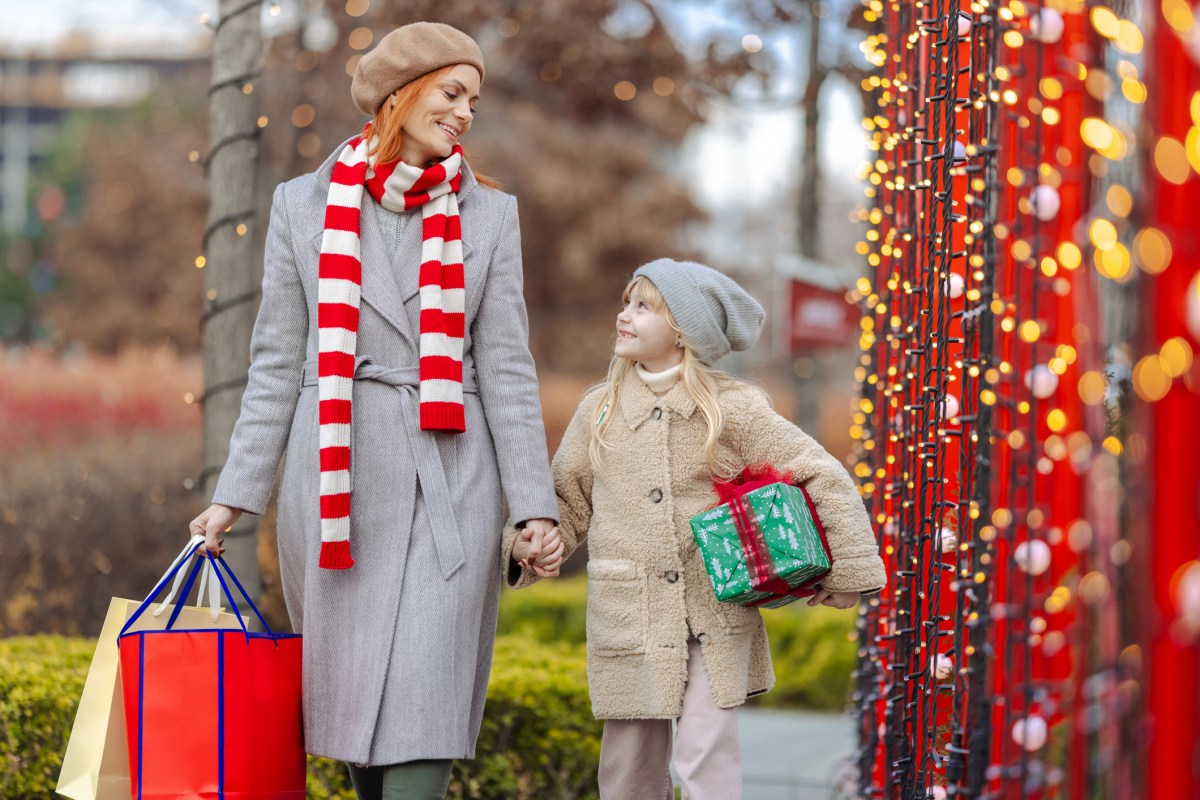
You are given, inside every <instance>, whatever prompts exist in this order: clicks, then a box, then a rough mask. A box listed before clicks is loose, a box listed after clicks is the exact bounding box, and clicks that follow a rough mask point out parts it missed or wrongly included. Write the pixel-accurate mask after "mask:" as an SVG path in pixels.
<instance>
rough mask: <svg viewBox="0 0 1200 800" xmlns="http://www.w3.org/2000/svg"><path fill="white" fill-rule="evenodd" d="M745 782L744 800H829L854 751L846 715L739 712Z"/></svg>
mask: <svg viewBox="0 0 1200 800" xmlns="http://www.w3.org/2000/svg"><path fill="white" fill-rule="evenodd" d="M738 729H739V733H740V734H741V740H742V762H743V766H744V773H745V782H744V786H745V789H744V792H745V793H744V795H743V798H742V800H828V798H829V797H831V796H832V792H833V783H834V775H835V772H836V771H837V765H838V762H839V761H840V760H841V759H842V758H844V757H845V756H847V755H849V754H850V753H851V752H853V750H854V746H855V738H854V729H853V725H852V722H851V720H850V719H849V718H848V717H845V716H843V715H841V714H820V713H814V712H807V711H777V710H773V709H757V708H743V709H741V710H739V711H738Z"/></svg>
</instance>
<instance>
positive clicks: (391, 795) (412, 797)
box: [349, 759, 454, 800]
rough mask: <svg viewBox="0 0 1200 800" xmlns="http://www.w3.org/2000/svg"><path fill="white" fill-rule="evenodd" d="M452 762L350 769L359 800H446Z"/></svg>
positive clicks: (430, 761)
mask: <svg viewBox="0 0 1200 800" xmlns="http://www.w3.org/2000/svg"><path fill="white" fill-rule="evenodd" d="M453 763H454V762H453V761H452V760H451V759H438V760H429V761H407V762H405V763H403V764H391V765H389V766H386V767H356V766H354V765H352V764H351V765H349V767H350V780H351V782H352V783H353V784H354V792H355V793H356V794H357V795H358V800H446V789H447V787H449V785H450V766H451V765H452V764H453Z"/></svg>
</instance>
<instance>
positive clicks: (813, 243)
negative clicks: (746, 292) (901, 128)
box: [792, 0, 827, 433]
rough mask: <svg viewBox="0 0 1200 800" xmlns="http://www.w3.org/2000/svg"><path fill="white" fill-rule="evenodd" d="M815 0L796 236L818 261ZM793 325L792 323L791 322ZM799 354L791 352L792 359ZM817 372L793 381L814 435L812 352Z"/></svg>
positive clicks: (818, 376)
mask: <svg viewBox="0 0 1200 800" xmlns="http://www.w3.org/2000/svg"><path fill="white" fill-rule="evenodd" d="M818 5H819V3H818V0H812V2H811V3H810V4H809V15H808V65H807V72H808V74H807V76H806V77H805V82H804V97H803V99H802V100H801V107H802V108H803V109H804V129H803V136H802V138H801V140H800V196H799V197H798V198H797V203H796V205H797V212H798V219H797V228H798V233H799V242H798V245H799V247H800V255H802V256H804V257H805V258H810V259H812V260H814V261H816V260H818V259H819V255H818V250H819V245H820V241H819V240H818V238H817V232H818V230H819V228H818V226H819V224H820V216H821V198H820V194H819V192H820V181H821V170H820V152H819V149H818V144H819V141H818V131H819V126H820V122H821V116H820V98H821V87H822V86H823V85H824V83H825V78H826V74H827V73H826V70H825V68H824V67H823V66H822V65H821V51H820V44H821V16H820V12H819V10H818ZM792 324H794V320H793V322H792ZM797 355H798V354H797V353H792V357H793V358H795V357H796V356H797ZM811 355H812V359H813V363H814V364H815V365H816V369H815V371H814V372H813V374H812V375H811V376H810V377H809V378H807V379H803V378H799V376H796V378H795V386H796V422H797V423H798V424H799V425H800V427H801V428H804V429H805V430H807V431H810V432H812V433H816V431H817V429H818V427H819V424H820V415H819V413H818V411H819V408H818V407H819V405H820V402H821V386H822V385H823V384H824V382H825V375H824V374H822V373H823V371H824V370H823V365H822V359H821V358H820V357H819V354H817V353H812V354H811Z"/></svg>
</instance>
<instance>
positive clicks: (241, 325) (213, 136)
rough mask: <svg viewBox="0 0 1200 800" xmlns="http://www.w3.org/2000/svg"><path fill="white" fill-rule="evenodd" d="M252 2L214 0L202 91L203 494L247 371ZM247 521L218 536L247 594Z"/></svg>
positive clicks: (224, 454) (253, 116)
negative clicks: (205, 114)
mask: <svg viewBox="0 0 1200 800" xmlns="http://www.w3.org/2000/svg"><path fill="white" fill-rule="evenodd" d="M260 7H261V4H260V2H259V1H258V0H220V6H219V17H218V21H217V27H216V33H215V35H214V38H213V50H212V85H211V87H210V89H209V115H210V120H209V142H210V144H209V154H208V160H207V170H208V194H209V205H208V220H207V224H206V226H205V232H204V251H205V258H206V264H205V267H204V316H203V318H202V322H201V324H202V326H203V337H204V471H203V473H202V475H201V481H200V484H201V491H202V492H203V494H204V496H205V497H206V498H209V497H212V493H213V490H214V488H215V487H216V481H217V477H218V476H219V475H220V472H221V468H222V466H223V465H224V464H225V460H226V458H228V456H229V438H230V435H231V434H232V433H233V425H234V423H235V422H236V421H237V417H238V411H239V409H240V407H241V399H242V392H243V390H244V388H245V386H246V374H247V370H248V367H249V353H250V331H251V329H252V328H253V326H254V309H255V304H254V300H255V299H256V297H257V295H258V285H259V272H258V269H256V262H257V253H256V250H257V244H256V243H257V242H258V241H259V240H260V239H259V237H257V236H255V235H254V226H255V225H257V224H260V220H259V219H258V218H257V216H256V214H255V191H254V190H255V178H256V176H257V174H258V149H259V141H258V134H259V127H258V99H257V95H256V94H255V93H254V92H253V91H249V92H248V91H246V87H253V85H254V80H255V79H256V78H257V77H258V74H259V70H260V59H261V55H262V36H261V34H260V31H259V14H260ZM256 529H257V517H254V516H252V515H245V516H244V517H243V518H242V519H241V520H239V521H238V524H237V525H235V526H234V528H233V530H232V531H231V532H230V534H229V536H228V538H227V539H226V553H225V559H226V561H228V562H229V565H230V566H231V567H232V568H233V570H234V572H236V573H237V575H238V577H239V578H240V579H241V581H242V584H243V585H244V586H246V588H247V591H248V592H250V594H251V595H252V596H257V595H258V594H259V590H260V585H261V579H260V576H259V569H258V559H257V557H256V554H255V541H254V535H253V534H254V533H255V531H256Z"/></svg>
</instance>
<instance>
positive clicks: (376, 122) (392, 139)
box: [370, 64, 500, 189]
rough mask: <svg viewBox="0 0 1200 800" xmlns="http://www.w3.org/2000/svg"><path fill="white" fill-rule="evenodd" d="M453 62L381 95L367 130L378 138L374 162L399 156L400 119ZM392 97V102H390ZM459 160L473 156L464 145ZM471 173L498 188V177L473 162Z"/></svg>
mask: <svg viewBox="0 0 1200 800" xmlns="http://www.w3.org/2000/svg"><path fill="white" fill-rule="evenodd" d="M455 66H457V65H455V64H452V65H450V66H448V67H442V68H441V69H435V70H434V71H433V72H430V73H428V74H426V75H422V76H421V77H419V78H416V79H415V80H411V81H409V82H408V83H406V84H404V85H403V86H401V87H400V88H399V89H397V90H396V91H395V92H393V93H392V94H391V95H389V96H388V97H387V98H385V99H384V101H383V105H381V106H380V107H379V110H378V111H376V112H375V117H374V118H373V119H372V120H371V132H372V133H374V134H375V136H376V137H378V138H376V139H375V140H374V141H373V142H372V144H371V148H370V152H371V156H372V158H373V159H374V160H375V161H376V162H377V163H383V164H387V163H390V162H392V161H399V160H400V153H401V151H403V150H404V123H405V122H406V121H407V120H408V117H409V115H410V114H412V111H413V109H414V108H416V107H417V101H419V100H420V99H421V98H422V97H424V96H425V93H426V92H428V91H430V90H431V89H432V88H433V86H434V84H436V83H437V82H438V81H440V80H442V78H444V77H446V76H447V75H449V74H450V71H451V70H452V69H454V67H455ZM392 97H395V98H396V102H395V103H393V102H392ZM460 146H461V145H460ZM463 160H464V161H467V162H469V163H471V164H474V161H473V159H471V158H469V157H468V156H467V150H466V148H463ZM413 166H417V167H422V166H424V165H423V164H414V165H413ZM471 173H472V174H473V175H474V176H475V180H476V181H478V182H479V183H482V184H483V185H484V186H490V187H491V188H493V189H499V188H500V182H499V181H497V180H496V179H495V178H491V177H488V176H487V175H484V174H482V173H480V172H476V171H475V169H474V167H473V166H472V169H471Z"/></svg>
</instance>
